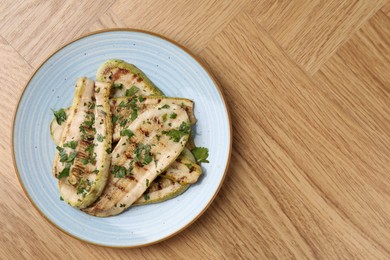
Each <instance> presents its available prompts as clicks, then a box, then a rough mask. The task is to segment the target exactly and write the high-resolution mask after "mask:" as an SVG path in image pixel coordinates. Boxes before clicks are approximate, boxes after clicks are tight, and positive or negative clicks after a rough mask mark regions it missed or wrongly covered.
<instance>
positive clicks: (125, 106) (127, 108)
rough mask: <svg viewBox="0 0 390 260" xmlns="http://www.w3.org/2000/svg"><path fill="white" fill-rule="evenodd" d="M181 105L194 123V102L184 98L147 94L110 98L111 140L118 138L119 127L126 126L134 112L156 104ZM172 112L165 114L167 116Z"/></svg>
mask: <svg viewBox="0 0 390 260" xmlns="http://www.w3.org/2000/svg"><path fill="white" fill-rule="evenodd" d="M172 104H174V105H179V106H181V107H182V108H183V109H184V110H185V111H186V112H187V114H188V116H189V119H190V123H191V124H195V123H196V118H195V116H194V102H193V101H192V100H189V99H186V98H166V97H160V96H148V97H142V96H141V97H137V96H133V97H122V98H113V99H111V100H110V105H111V113H112V115H113V117H114V118H115V120H114V123H113V126H114V130H113V141H114V142H116V141H118V140H119V139H120V131H121V129H124V128H126V127H127V126H128V125H130V124H131V122H132V116H133V115H134V114H137V115H138V114H141V113H143V112H144V111H145V110H147V109H149V108H151V107H155V106H157V105H159V106H160V105H161V106H164V105H165V106H170V105H172ZM173 115H174V114H173ZM170 116H172V114H167V117H170Z"/></svg>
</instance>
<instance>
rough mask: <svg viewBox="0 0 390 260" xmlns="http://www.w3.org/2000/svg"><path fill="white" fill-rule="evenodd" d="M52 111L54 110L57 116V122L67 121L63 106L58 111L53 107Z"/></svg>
mask: <svg viewBox="0 0 390 260" xmlns="http://www.w3.org/2000/svg"><path fill="white" fill-rule="evenodd" d="M51 111H53V114H54V117H55V118H56V121H57V124H59V125H61V124H62V122H65V121H66V118H67V116H66V112H65V110H64V109H63V108H61V109H59V110H57V111H55V110H53V109H52V110H51Z"/></svg>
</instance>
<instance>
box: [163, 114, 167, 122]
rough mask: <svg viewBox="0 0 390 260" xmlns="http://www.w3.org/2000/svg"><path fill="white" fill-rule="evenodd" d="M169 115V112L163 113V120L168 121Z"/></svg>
mask: <svg viewBox="0 0 390 260" xmlns="http://www.w3.org/2000/svg"><path fill="white" fill-rule="evenodd" d="M167 117H168V114H164V115H162V120H163V122H166V121H167Z"/></svg>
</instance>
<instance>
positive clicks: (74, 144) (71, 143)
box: [64, 141, 77, 149]
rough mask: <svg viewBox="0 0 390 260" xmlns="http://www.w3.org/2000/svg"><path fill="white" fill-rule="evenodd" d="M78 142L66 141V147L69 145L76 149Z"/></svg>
mask: <svg viewBox="0 0 390 260" xmlns="http://www.w3.org/2000/svg"><path fill="white" fill-rule="evenodd" d="M76 146H77V142H76V141H69V142H67V143H64V147H69V148H72V149H76Z"/></svg>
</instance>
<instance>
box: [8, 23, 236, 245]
mask: <svg viewBox="0 0 390 260" xmlns="http://www.w3.org/2000/svg"><path fill="white" fill-rule="evenodd" d="M114 31H128V32H139V33H145V34H149V35H152V36H155V37H158V38H160V39H163V40H166V41H168V42H170V43H172V44H174V45H176V46H177V47H179V48H181V49H182V50H183V51H185V52H186V53H187V54H188V55H190V56H191V57H192V58H193V59H194V60H195V61H196V62H198V64H199V65H200V66H201V67H202V68H203V69H204V70H205V71H206V72H207V74H208V76H209V77H210V78H211V79H212V80H213V82H214V85H215V86H216V87H217V90H218V92H219V94H220V95H221V97H222V100H223V103H224V105H225V109H226V111H227V114H228V120H229V131H230V136H229V142H230V144H229V152H228V161H227V163H226V167H225V172H224V174H223V177H222V180H221V182H220V184H219V186H218V188H217V190H216V191H215V193H214V195H213V197H212V198H211V199H210V201H209V202H208V203H207V205H206V207H204V209H203V210H202V211H201V212H200V213H199V214H198V215H197V216H196V217H195V218H194V219H192V220H191V221H190V222H189V223H188V224H187V225H185V226H183V227H182V228H180V229H179V230H177V231H176V232H174V233H173V234H171V235H169V236H167V237H164V238H161V239H159V240H156V241H153V242H150V243H146V244H141V245H135V246H109V245H103V244H96V243H93V242H91V241H88V240H84V239H81V238H79V237H77V236H75V235H73V234H70V233H69V232H67V231H65V230H63V229H62V228H61V227H59V226H57V225H56V224H54V223H53V222H52V221H51V220H50V219H48V218H47V217H46V215H44V214H43V213H42V211H41V210H40V209H39V208H38V207H37V205H36V204H35V203H34V201H33V200H32V198H31V197H30V195H29V194H28V193H27V190H26V188H25V186H24V184H23V182H22V180H21V179H20V175H19V171H18V167H17V165H16V159H15V148H14V127H15V119H16V113H17V112H18V108H19V104H20V100H21V99H22V97H23V95H24V92H25V90H26V88H27V86H28V84H29V83H30V81H31V79H32V78H33V77H34V76H35V74H36V73H37V72H38V71H39V69H40V68H41V67H42V66H43V64H45V63H46V62H47V61H48V60H49V59H50V58H51V57H52V56H53V55H55V54H56V53H57V52H59V51H60V50H62V49H63V48H65V47H66V46H68V45H70V44H72V43H74V42H76V41H78V40H80V39H83V38H86V37H88V36H91V35H94V34H100V33H106V32H114ZM11 131H12V133H11V136H12V144H11V149H12V161H13V164H14V168H15V173H16V176H17V177H18V180H19V183H20V186H22V189H23V191H24V193H25V194H26V196H27V198H28V199H29V200H30V202H31V204H32V205H33V206H34V207H35V209H36V210H37V211H38V212H39V213H40V214H41V215H42V216H43V217H44V218H45V219H46V220H47V222H49V223H50V224H52V225H53V226H55V227H56V228H58V229H59V230H61V231H62V232H64V233H65V234H67V235H69V236H71V237H73V238H76V239H78V240H80V241H84V242H87V243H89V244H93V245H97V246H103V247H109V248H138V247H144V246H149V245H153V244H157V243H159V242H161V241H164V240H166V239H169V238H171V237H173V236H175V235H177V234H178V233H180V232H182V231H183V230H185V229H186V228H188V227H189V226H190V225H191V224H193V223H194V222H195V221H196V220H197V219H198V218H199V217H200V216H201V215H202V214H203V213H204V212H205V211H206V210H207V208H208V207H209V206H210V205H211V203H212V202H213V200H214V199H215V197H216V196H217V194H218V192H219V190H220V188H221V186H222V183H223V182H224V180H225V177H226V173H227V171H228V168H229V164H230V158H231V152H232V140H233V138H232V136H233V134H232V122H231V116H230V112H229V108H228V106H227V103H226V98H225V96H224V94H223V92H222V88H221V86H220V84H219V83H218V82H217V80H216V78H215V77H214V76H213V75H212V74H211V72H210V71H209V70H208V69H207V68H206V66H204V65H203V64H202V62H201V61H200V60H199V59H198V58H197V57H196V56H195V55H194V54H192V53H191V51H190V50H188V49H187V48H186V47H184V46H182V45H181V44H179V43H177V42H175V41H173V40H171V39H169V38H167V37H165V36H162V35H160V34H157V33H154V32H150V31H146V30H140V29H130V28H111V29H103V30H98V31H94V32H91V33H87V34H84V35H82V36H80V37H78V38H76V39H75V40H72V41H70V42H68V43H67V44H65V45H63V46H62V47H61V48H59V49H58V50H56V51H55V52H53V53H52V54H51V55H49V56H48V57H47V58H46V59H45V60H44V61H43V62H41V64H40V65H39V66H38V68H37V69H36V70H35V71H34V73H33V74H32V76H31V77H30V79H29V80H28V81H27V83H26V85H25V86H24V89H23V92H22V93H21V94H20V97H19V100H18V103H17V106H16V108H15V110H14V114H13V120H12V128H11Z"/></svg>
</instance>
